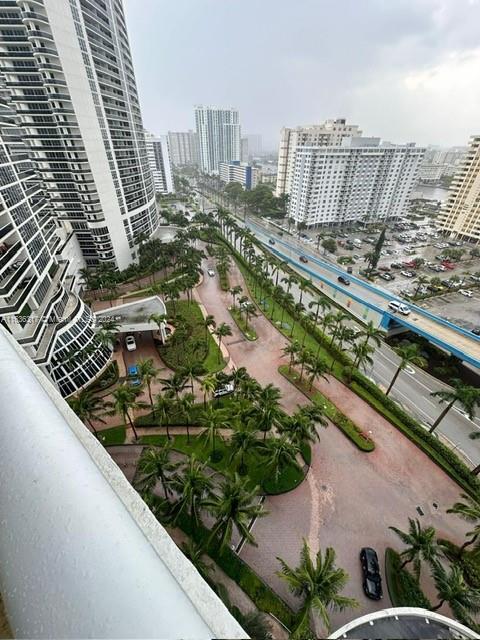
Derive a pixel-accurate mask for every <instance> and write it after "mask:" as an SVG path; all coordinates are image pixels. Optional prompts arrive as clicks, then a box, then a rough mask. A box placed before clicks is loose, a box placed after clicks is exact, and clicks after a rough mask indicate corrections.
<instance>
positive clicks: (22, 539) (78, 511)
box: [0, 327, 247, 639]
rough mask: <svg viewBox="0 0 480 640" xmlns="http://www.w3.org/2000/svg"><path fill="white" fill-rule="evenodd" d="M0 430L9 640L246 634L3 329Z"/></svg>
mask: <svg viewBox="0 0 480 640" xmlns="http://www.w3.org/2000/svg"><path fill="white" fill-rule="evenodd" d="M0 428H1V435H2V443H1V449H0V522H1V528H2V534H1V536H0V591H1V593H2V595H3V598H4V601H5V607H6V610H7V615H8V618H9V621H10V624H11V627H12V631H13V633H14V634H15V636H16V637H24V638H25V637H28V638H169V639H172V638H184V639H189V638H191V639H196V638H199V639H204V638H205V639H207V638H246V637H247V636H246V634H245V632H244V631H243V630H242V629H241V627H240V626H239V625H238V623H237V622H236V620H235V619H234V618H233V617H232V616H231V615H230V613H229V612H228V610H227V609H226V608H225V607H224V605H223V603H222V602H221V601H220V600H219V599H218V597H217V596H216V595H215V594H214V592H213V591H212V590H211V589H210V587H209V586H208V585H207V583H206V582H205V581H204V580H203V579H202V578H201V576H200V575H199V573H198V572H197V571H196V569H195V568H194V567H193V565H192V564H191V563H190V562H189V561H188V560H187V559H186V558H185V557H184V556H183V554H182V553H181V552H180V551H179V550H178V548H177V547H176V545H175V544H174V542H173V541H172V540H171V538H170V537H169V536H168V534H167V533H166V532H165V530H164V529H163V527H161V526H160V524H159V523H158V522H157V521H156V519H155V518H154V516H153V515H152V514H151V512H150V511H149V510H148V508H147V507H146V506H145V504H144V502H143V501H142V500H141V498H140V497H139V496H138V495H137V493H136V492H135V491H134V490H133V489H132V487H131V486H130V485H129V484H128V482H127V481H126V479H125V477H124V476H123V474H122V472H121V471H120V469H119V468H118V467H117V466H116V464H115V463H114V462H113V461H112V459H111V458H110V456H109V455H108V453H107V452H106V451H105V450H104V449H103V447H102V446H101V445H100V444H99V443H98V442H97V440H96V439H95V438H94V437H93V436H92V435H91V434H90V432H89V431H88V430H87V429H86V428H85V427H84V425H83V424H82V423H81V422H80V421H79V420H78V418H77V417H76V416H75V415H74V414H73V412H72V411H71V410H70V408H69V407H68V405H67V404H66V403H65V401H64V400H63V399H62V398H61V396H60V394H59V393H58V392H57V390H56V389H55V387H54V386H53V385H52V384H51V383H50V382H49V381H48V380H47V378H46V377H45V376H44V375H43V373H41V371H40V370H39V369H38V368H37V367H36V365H34V364H33V362H32V361H31V360H30V358H29V357H28V356H27V355H26V354H25V352H24V351H23V350H22V349H21V347H19V346H18V345H17V343H16V342H15V340H14V339H13V338H12V337H11V336H10V335H9V334H7V333H6V332H5V331H4V329H3V328H1V327H0Z"/></svg>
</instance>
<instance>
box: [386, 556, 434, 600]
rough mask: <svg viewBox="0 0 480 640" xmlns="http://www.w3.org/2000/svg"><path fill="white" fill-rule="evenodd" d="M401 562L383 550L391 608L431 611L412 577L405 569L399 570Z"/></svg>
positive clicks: (424, 596)
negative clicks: (417, 608)
mask: <svg viewBox="0 0 480 640" xmlns="http://www.w3.org/2000/svg"><path fill="white" fill-rule="evenodd" d="M402 562H403V561H402V558H401V556H400V555H399V554H398V553H397V552H396V551H394V550H393V549H390V547H387V549H386V550H385V580H386V582H387V588H388V594H389V596H390V600H391V602H392V606H394V607H422V608H423V609H431V607H432V604H431V602H430V601H429V600H428V598H427V597H426V595H425V594H424V593H423V591H422V590H421V588H420V585H419V584H418V582H417V581H416V580H415V578H414V576H413V575H412V574H411V573H410V572H409V571H407V570H406V569H403V568H401V566H402Z"/></svg>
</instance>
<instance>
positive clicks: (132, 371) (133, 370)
mask: <svg viewBox="0 0 480 640" xmlns="http://www.w3.org/2000/svg"><path fill="white" fill-rule="evenodd" d="M127 374H128V384H129V385H130V386H131V387H139V386H140V385H141V384H142V381H141V380H140V378H139V376H138V367H137V365H136V364H133V365H131V366H130V367H128V369H127Z"/></svg>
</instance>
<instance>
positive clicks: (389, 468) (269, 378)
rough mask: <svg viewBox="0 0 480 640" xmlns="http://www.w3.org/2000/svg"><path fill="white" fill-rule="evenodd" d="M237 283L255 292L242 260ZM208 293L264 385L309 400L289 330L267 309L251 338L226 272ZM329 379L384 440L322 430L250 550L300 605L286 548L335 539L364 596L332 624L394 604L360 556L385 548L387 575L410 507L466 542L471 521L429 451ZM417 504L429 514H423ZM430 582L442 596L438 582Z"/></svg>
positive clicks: (350, 411) (337, 397)
mask: <svg viewBox="0 0 480 640" xmlns="http://www.w3.org/2000/svg"><path fill="white" fill-rule="evenodd" d="M205 267H206V265H204V268H205ZM236 284H240V285H241V286H242V287H243V289H244V292H245V294H246V295H248V291H247V288H246V285H245V282H244V281H243V278H242V276H241V274H240V272H239V271H238V269H237V268H236V266H232V270H231V275H230V286H234V285H236ZM198 293H199V295H200V298H201V300H202V302H203V304H204V305H205V308H206V310H207V312H208V313H211V314H213V315H214V316H215V318H216V320H217V323H219V322H227V323H228V324H230V325H231V327H232V332H233V335H232V336H231V337H229V338H227V346H228V349H229V351H230V354H231V356H232V359H233V361H234V362H235V363H236V365H237V366H245V367H246V368H247V370H248V371H249V372H250V373H251V374H252V375H253V376H255V377H256V378H257V379H258V380H259V382H261V383H262V384H263V385H265V384H268V383H269V382H272V383H273V384H274V385H276V386H278V387H279V388H280V389H281V391H282V394H283V398H282V403H283V405H284V407H285V409H286V410H287V411H289V412H291V411H294V410H295V409H296V407H297V405H303V404H305V403H306V402H307V400H306V398H305V396H304V395H303V394H302V393H300V392H299V391H297V389H296V388H295V387H293V386H292V385H291V384H290V383H288V382H287V380H285V378H283V377H282V376H281V375H280V374H279V373H278V370H277V369H278V366H279V364H281V363H284V362H285V358H284V357H282V348H283V346H284V345H285V344H286V339H285V338H284V337H283V336H282V335H281V334H280V333H278V332H277V330H276V329H275V328H274V327H273V326H272V325H271V324H270V322H269V321H268V320H267V319H266V318H265V317H264V316H263V315H259V316H258V317H257V318H254V319H253V320H252V322H253V325H254V327H255V330H256V332H257V335H258V340H257V341H256V342H247V341H246V340H245V339H244V338H243V336H242V334H241V333H240V332H239V331H238V329H237V327H236V325H235V324H234V322H233V320H232V319H231V317H230V314H229V312H228V310H227V309H226V306H229V305H230V304H231V296H230V294H229V293H226V292H222V291H220V288H219V285H218V279H217V278H216V277H215V278H206V279H205V281H204V282H203V284H202V285H201V286H200V287H199V288H198ZM320 388H321V390H322V392H323V393H325V395H327V396H328V397H329V398H330V399H331V400H332V401H333V402H335V403H336V404H337V406H338V407H339V408H340V409H341V410H342V411H343V412H344V413H345V414H346V415H348V416H349V417H351V418H352V419H354V420H355V421H356V422H357V424H358V425H359V426H361V427H362V428H363V429H364V430H365V431H371V432H372V433H371V435H372V438H373V439H374V441H375V443H376V449H375V451H374V452H372V453H369V454H366V453H362V452H360V451H359V450H358V449H356V447H355V446H354V445H353V444H352V443H351V442H350V441H349V440H348V439H346V438H345V436H344V435H343V434H342V433H341V432H340V431H339V430H338V429H337V428H336V427H335V426H334V425H330V426H329V427H328V429H326V430H324V429H322V430H321V431H320V438H321V442H320V443H319V444H316V445H315V446H314V447H313V465H312V468H311V470H310V472H309V474H308V476H307V480H306V481H305V482H303V483H302V484H301V485H300V486H299V487H298V488H297V489H296V490H295V491H292V492H290V493H287V494H284V495H282V496H275V497H274V496H269V497H267V499H266V502H265V508H266V509H267V511H269V516H268V517H266V518H262V519H260V520H258V521H257V522H256V523H255V525H254V529H253V533H254V535H255V537H256V540H257V542H258V547H251V546H248V545H246V546H245V547H244V548H243V550H242V552H241V557H242V558H243V559H244V560H245V561H246V562H248V563H249V564H250V565H251V566H252V567H253V568H254V569H255V570H256V571H257V572H258V573H259V574H260V575H261V576H262V577H263V578H264V579H265V580H266V581H267V582H268V583H269V584H270V585H271V586H272V587H273V588H274V589H275V590H276V591H277V592H278V593H280V594H281V595H282V596H283V597H284V598H285V599H286V600H287V601H288V602H290V603H291V604H292V605H295V599H294V598H292V596H291V595H290V594H289V593H288V591H287V589H286V587H285V585H284V583H283V581H281V580H280V579H279V578H278V577H277V576H276V575H275V571H276V570H277V569H278V562H277V560H276V556H281V557H282V558H283V559H284V560H286V561H287V562H288V563H291V564H296V563H297V561H298V554H299V550H300V547H301V544H302V538H307V540H308V541H309V543H310V545H311V547H312V549H314V550H317V549H318V547H319V546H321V547H322V549H324V548H325V547H326V546H333V547H334V548H335V550H336V551H337V558H338V564H339V566H342V567H344V568H345V569H346V570H347V571H348V573H349V574H350V581H349V583H348V586H347V588H346V590H345V593H346V595H349V596H353V597H355V598H357V600H358V601H359V602H360V608H359V609H358V610H356V611H353V612H352V611H346V612H344V613H339V614H334V615H332V627H333V628H338V627H339V626H340V625H342V624H344V623H345V622H347V621H349V620H351V619H352V618H353V617H356V616H357V615H361V614H364V613H367V612H369V611H373V610H377V609H381V608H384V607H386V606H389V604H390V603H389V598H388V594H386V595H385V597H384V599H383V601H382V602H381V603H375V602H373V601H371V600H368V599H367V598H366V597H365V596H364V595H363V592H362V587H361V570H360V563H359V559H358V553H359V551H360V548H361V547H362V546H367V545H368V546H373V547H375V548H376V550H377V552H378V554H379V558H380V561H381V565H382V573H383V574H384V571H383V555H384V551H385V548H386V546H393V547H394V548H396V549H397V550H401V544H400V543H399V541H398V540H397V538H396V536H395V535H394V534H393V533H392V532H391V531H390V530H389V529H388V527H389V526H390V525H394V526H397V527H399V528H402V529H405V528H406V526H407V518H408V516H410V517H415V516H417V517H419V519H420V520H421V521H422V524H433V525H434V526H435V527H436V529H437V533H438V535H439V536H441V537H446V538H451V539H453V540H455V541H457V542H460V541H461V540H462V537H463V534H464V532H465V531H466V530H467V529H468V526H467V527H466V526H465V524H464V523H463V522H462V521H461V520H460V519H458V518H456V517H455V516H452V515H446V513H445V511H446V509H447V508H448V507H450V506H451V505H452V503H453V502H454V501H455V500H457V499H458V497H459V493H460V491H459V488H458V487H457V485H456V484H455V483H454V482H453V481H452V480H450V478H449V477H448V476H446V475H445V474H444V473H443V472H442V471H441V470H440V469H439V468H438V467H437V466H436V465H435V464H434V463H433V462H432V461H431V460H430V459H429V458H428V457H427V456H426V455H425V454H423V453H422V452H421V451H420V450H419V449H418V448H417V447H415V446H414V445H413V444H412V443H411V442H410V441H409V440H408V439H407V438H405V437H404V436H403V435H402V434H401V433H399V432H398V431H397V430H396V429H395V428H394V427H393V426H392V425H390V423H388V422H387V421H386V420H384V419H383V418H382V417H380V416H379V415H378V414H376V413H375V412H374V411H373V410H372V409H371V408H370V407H369V406H368V405H367V404H366V403H364V402H363V401H362V400H361V399H360V398H358V397H357V396H356V395H355V394H353V393H352V392H351V391H350V390H349V389H347V388H346V387H345V386H344V385H342V384H341V383H340V382H338V381H337V380H336V379H334V378H331V379H330V383H328V384H327V383H323V385H321V387H320ZM434 505H436V506H434ZM417 507H420V508H421V509H422V511H423V513H424V515H423V516H420V515H419V514H418V513H417V511H416V508H417ZM426 591H427V592H428V593H429V594H430V595H431V597H432V599H434V594H433V593H431V591H432V589H431V585H430V584H429V583H427V584H426Z"/></svg>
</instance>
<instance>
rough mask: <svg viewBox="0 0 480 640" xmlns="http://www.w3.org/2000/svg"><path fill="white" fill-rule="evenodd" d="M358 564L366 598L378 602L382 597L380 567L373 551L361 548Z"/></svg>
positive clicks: (369, 548)
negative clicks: (361, 573)
mask: <svg viewBox="0 0 480 640" xmlns="http://www.w3.org/2000/svg"><path fill="white" fill-rule="evenodd" d="M360 562H361V564H362V572H363V591H364V593H365V595H366V596H367V598H371V599H372V600H380V599H381V598H382V596H383V592H382V578H381V576H380V566H379V564H378V556H377V552H376V551H375V549H372V548H371V547H363V549H362V550H361V551H360Z"/></svg>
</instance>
